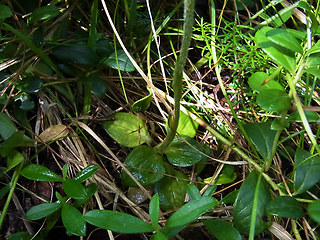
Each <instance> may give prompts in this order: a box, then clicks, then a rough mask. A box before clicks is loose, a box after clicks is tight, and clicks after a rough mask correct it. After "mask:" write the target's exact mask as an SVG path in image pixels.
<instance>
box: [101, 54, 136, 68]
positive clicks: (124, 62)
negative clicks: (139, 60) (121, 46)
mask: <svg viewBox="0 0 320 240" xmlns="http://www.w3.org/2000/svg"><path fill="white" fill-rule="evenodd" d="M102 63H104V64H106V65H108V66H109V67H112V68H114V69H119V70H120V71H124V72H132V71H134V70H135V67H134V66H133V64H132V63H131V61H130V59H129V58H128V56H127V55H126V53H125V52H124V51H123V50H118V51H117V52H116V53H115V52H113V53H112V54H111V55H110V56H109V57H108V58H107V59H106V60H103V61H102Z"/></svg>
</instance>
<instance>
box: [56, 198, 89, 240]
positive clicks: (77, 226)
mask: <svg viewBox="0 0 320 240" xmlns="http://www.w3.org/2000/svg"><path fill="white" fill-rule="evenodd" d="M61 219H62V222H63V225H64V227H65V228H66V230H67V234H68V235H71V234H73V235H76V236H85V235H86V231H87V226H86V222H85V221H84V219H83V216H82V214H81V212H80V211H79V210H78V209H77V208H75V207H74V206H71V205H69V204H64V205H63V207H62V210H61Z"/></svg>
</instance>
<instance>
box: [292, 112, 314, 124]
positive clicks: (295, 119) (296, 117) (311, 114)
mask: <svg viewBox="0 0 320 240" xmlns="http://www.w3.org/2000/svg"><path fill="white" fill-rule="evenodd" d="M304 114H305V115H306V117H307V120H308V122H317V121H318V120H319V119H320V117H319V114H318V113H317V112H314V111H304ZM288 121H290V122H302V120H301V117H300V114H299V112H298V111H294V112H292V113H291V114H290V115H289V117H288Z"/></svg>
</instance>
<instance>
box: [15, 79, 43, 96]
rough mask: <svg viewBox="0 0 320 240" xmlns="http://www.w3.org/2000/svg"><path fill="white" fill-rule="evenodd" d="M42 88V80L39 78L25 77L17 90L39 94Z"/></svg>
mask: <svg viewBox="0 0 320 240" xmlns="http://www.w3.org/2000/svg"><path fill="white" fill-rule="evenodd" d="M41 87H42V80H41V78H39V77H36V76H32V77H25V78H23V79H22V80H21V81H19V82H18V85H17V89H19V90H21V91H23V92H26V93H36V92H39V91H40V89H41Z"/></svg>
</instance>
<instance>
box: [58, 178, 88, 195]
mask: <svg viewBox="0 0 320 240" xmlns="http://www.w3.org/2000/svg"><path fill="white" fill-rule="evenodd" d="M62 186H63V190H64V192H65V193H66V194H67V195H68V196H69V197H72V198H74V199H86V198H87V192H86V190H85V189H84V186H83V185H82V184H81V183H80V182H79V181H77V180H75V179H72V178H70V179H66V180H64V181H63V183H62Z"/></svg>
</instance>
